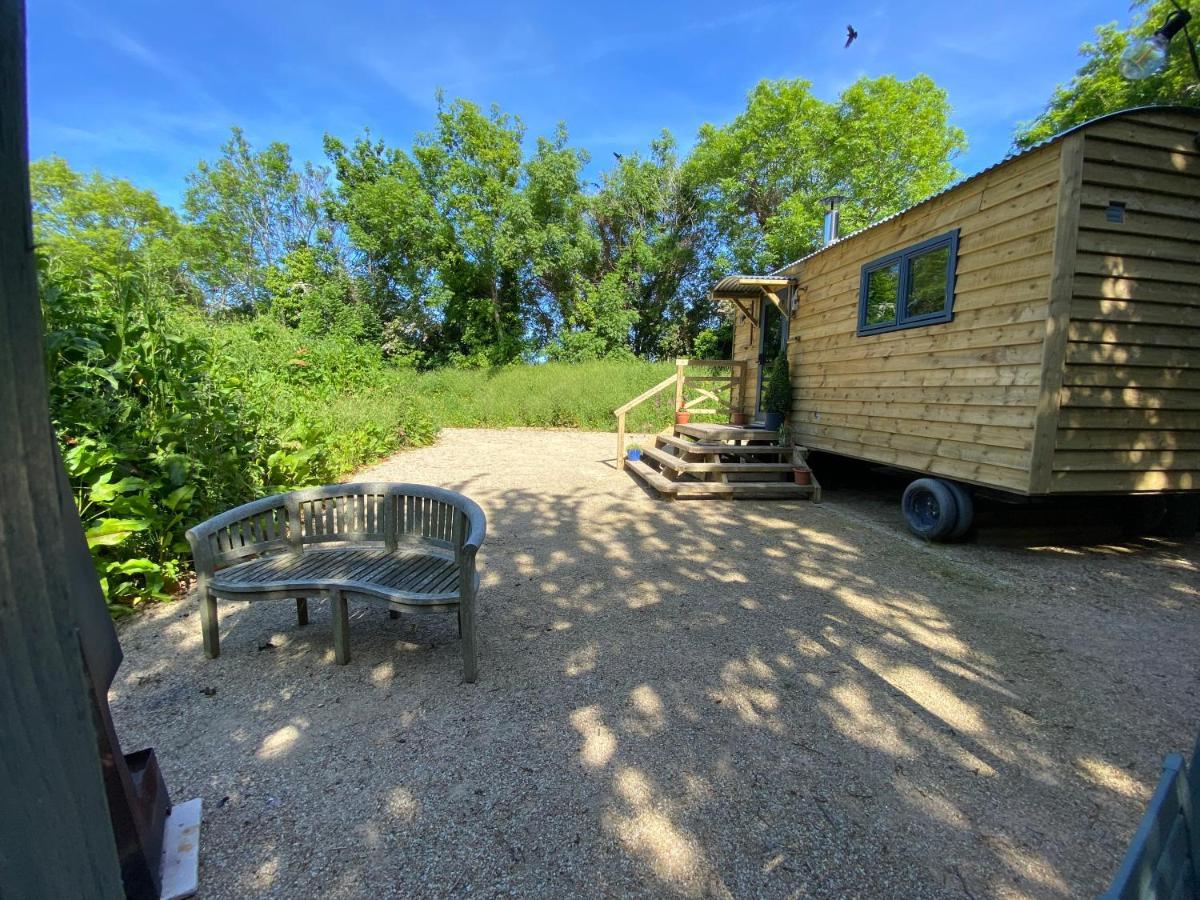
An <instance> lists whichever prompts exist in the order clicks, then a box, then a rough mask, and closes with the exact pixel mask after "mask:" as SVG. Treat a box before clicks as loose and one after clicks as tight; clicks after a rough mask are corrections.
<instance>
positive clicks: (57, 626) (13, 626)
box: [0, 0, 125, 898]
mask: <svg viewBox="0 0 1200 900" xmlns="http://www.w3.org/2000/svg"><path fill="white" fill-rule="evenodd" d="M29 208H30V207H29V173H28V143H27V134H26V119H25V12H24V4H23V3H22V2H19V0H2V2H0V422H2V423H3V425H0V510H3V513H2V514H0V722H3V723H4V724H3V726H2V727H0V781H2V782H3V785H4V787H3V790H0V848H3V849H2V850H0V896H3V897H113V898H117V897H124V896H125V892H124V890H123V888H122V883H121V871H120V866H119V862H118V859H117V847H116V842H115V840H114V838H113V827H112V822H111V820H110V818H109V811H108V802H107V800H106V796H105V786H104V780H103V776H102V773H101V766H100V752H99V747H100V734H99V731H98V730H97V729H98V726H97V723H96V721H95V720H94V718H93V707H92V703H91V698H90V697H89V688H88V687H87V682H86V680H85V674H84V662H83V656H82V654H81V652H80V643H79V632H80V625H81V622H80V619H79V616H80V604H78V603H77V602H75V601H76V592H77V591H78V590H79V589H80V588H81V586H82V587H86V586H87V585H88V584H89V582H90V586H91V590H93V591H98V590H99V588H98V585H97V584H96V575H95V571H94V570H93V569H92V565H91V559H90V558H88V555H87V549H86V544H85V543H84V540H83V531H82V528H81V527H80V524H79V518H78V516H77V515H75V514H74V506H73V504H67V506H66V509H65V511H64V508H63V506H62V505H60V497H61V496H62V492H64V491H66V490H67V482H66V474H65V473H64V472H63V469H62V466H61V464H60V463H59V461H58V458H57V454H56V452H55V438H54V434H53V432H52V431H51V428H50V415H49V408H48V403H47V394H46V380H45V374H44V372H45V368H44V361H43V359H42V322H41V312H40V309H39V305H38V294H37V278H36V267H35V264H34V258H33V235H32V228H31V225H30V214H29ZM80 554H82V558H80ZM97 599H98V598H97ZM100 610H101V612H100V614H101V615H106V613H105V612H104V611H103V610H104V607H103V604H102V603H101V606H100Z"/></svg>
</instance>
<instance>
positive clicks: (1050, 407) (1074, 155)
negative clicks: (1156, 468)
mask: <svg viewBox="0 0 1200 900" xmlns="http://www.w3.org/2000/svg"><path fill="white" fill-rule="evenodd" d="M1084 137H1085V136H1084V135H1083V134H1075V135H1072V136H1071V137H1068V138H1067V139H1066V140H1064V141H1063V142H1062V145H1061V149H1060V150H1059V154H1060V155H1059V176H1058V177H1059V182H1058V219H1057V222H1056V224H1055V226H1054V261H1053V263H1052V265H1053V275H1052V276H1051V278H1050V308H1049V312H1048V314H1047V317H1046V336H1045V338H1044V340H1043V342H1042V383H1041V387H1040V389H1039V394H1038V404H1037V412H1036V414H1035V417H1034V427H1033V447H1032V449H1031V450H1030V455H1029V491H1030V493H1033V494H1041V493H1046V492H1048V491H1049V490H1050V489H1051V477H1052V465H1053V462H1054V444H1055V440H1056V438H1057V434H1058V413H1059V407H1060V405H1061V402H1062V386H1063V371H1064V368H1065V365H1066V355H1067V343H1068V336H1069V333H1070V324H1071V297H1072V296H1073V294H1074V287H1075V250H1076V247H1077V245H1078V242H1079V206H1080V196H1081V193H1082V189H1083V149H1084Z"/></svg>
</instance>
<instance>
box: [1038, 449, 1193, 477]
mask: <svg viewBox="0 0 1200 900" xmlns="http://www.w3.org/2000/svg"><path fill="white" fill-rule="evenodd" d="M1052 465H1053V468H1054V471H1056V472H1125V471H1131V472H1176V471H1183V472H1200V451H1198V450H1055V452H1054V457H1053V462H1052Z"/></svg>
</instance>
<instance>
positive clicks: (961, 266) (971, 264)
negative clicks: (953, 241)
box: [955, 226, 1054, 277]
mask: <svg viewBox="0 0 1200 900" xmlns="http://www.w3.org/2000/svg"><path fill="white" fill-rule="evenodd" d="M1053 249H1054V228H1053V227H1052V226H1051V227H1047V228H1044V229H1042V230H1040V231H1035V232H1033V233H1032V234H1025V235H1022V236H1020V237H1015V238H1012V239H1011V240H1007V241H1002V242H999V243H995V244H992V245H991V246H989V247H987V248H985V249H983V250H980V251H979V252H977V253H969V254H964V253H960V254H959V256H958V264H957V266H956V267H955V276H956V277H957V276H959V275H966V274H968V273H970V272H978V271H980V270H982V269H990V268H993V267H995V266H1013V265H1017V264H1024V265H1025V266H1026V267H1027V269H1028V268H1029V266H1030V265H1031V263H1029V262H1028V261H1029V260H1030V259H1031V258H1033V259H1037V258H1040V257H1043V256H1048V255H1050V253H1051V252H1052V251H1053Z"/></svg>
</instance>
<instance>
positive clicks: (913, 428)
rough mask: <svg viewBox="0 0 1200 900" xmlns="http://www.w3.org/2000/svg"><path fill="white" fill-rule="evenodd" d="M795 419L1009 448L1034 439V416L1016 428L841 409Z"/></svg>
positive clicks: (804, 424)
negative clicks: (859, 414) (859, 412)
mask: <svg viewBox="0 0 1200 900" xmlns="http://www.w3.org/2000/svg"><path fill="white" fill-rule="evenodd" d="M800 418H801V417H797V421H795V422H793V423H792V425H793V428H799V429H806V428H807V427H808V425H809V424H812V425H834V426H840V427H844V428H853V429H858V430H860V431H877V432H886V433H894V434H912V435H922V436H925V437H932V438H939V439H945V440H951V441H961V442H963V443H972V444H986V445H987V446H989V447H1010V448H1012V449H1014V450H1028V449H1029V448H1030V447H1031V446H1032V441H1033V425H1032V422H1033V418H1032V416H1030V419H1029V421H1030V424H1029V426H1028V427H1024V428H1015V427H1010V426H999V425H967V424H964V423H962V422H938V421H934V420H932V419H926V418H921V419H902V418H897V417H896V416H894V415H871V416H856V415H847V414H846V413H841V412H825V413H822V414H821V415H820V416H819V417H817V416H807V417H803V418H804V419H805V421H799V419H800Z"/></svg>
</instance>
